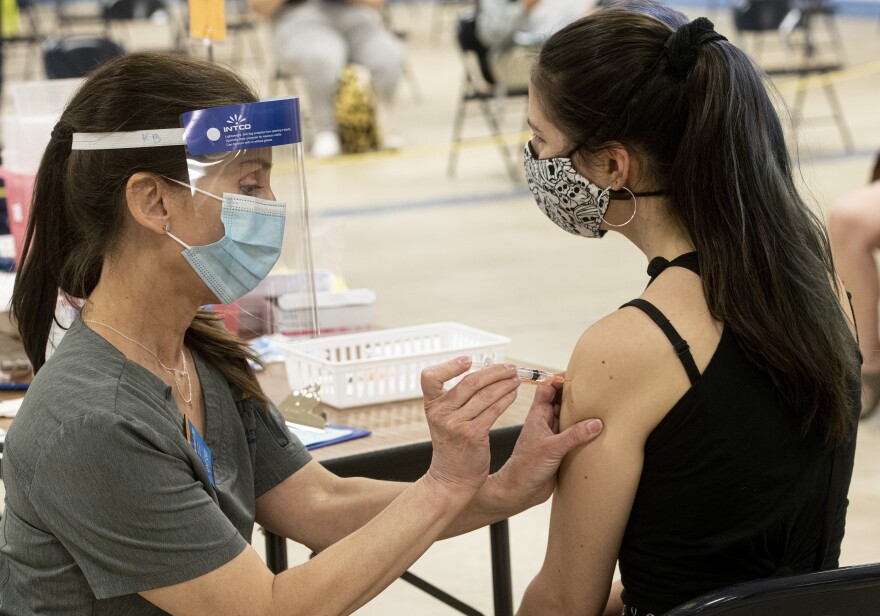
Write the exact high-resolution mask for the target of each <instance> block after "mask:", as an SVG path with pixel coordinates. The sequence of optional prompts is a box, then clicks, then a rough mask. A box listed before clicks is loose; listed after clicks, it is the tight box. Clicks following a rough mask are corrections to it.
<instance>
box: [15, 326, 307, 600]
mask: <svg viewBox="0 0 880 616" xmlns="http://www.w3.org/2000/svg"><path fill="white" fill-rule="evenodd" d="M193 356H194V358H195V367H196V369H197V370H198V375H199V379H200V381H201V384H202V393H203V396H204V400H205V408H206V429H205V431H206V434H203V435H202V436H203V437H204V439H205V441H206V442H207V444H208V446H209V447H210V449H211V451H212V453H213V467H214V478H215V482H216V489H215V488H214V487H212V486H211V483H210V480H209V479H208V475H207V472H206V470H205V467H204V465H203V464H202V462H201V460H200V459H199V457H198V456H197V455H196V453H195V451H193V449H192V448H191V447H190V445H189V443H188V442H187V441H186V436H185V434H184V429H183V418H182V416H181V414H180V412H179V411H178V409H177V406H176V404H175V403H174V400H173V398H172V395H171V388H169V387H168V386H167V385H165V383H164V382H163V381H162V380H160V379H159V378H157V377H156V376H155V375H153V374H152V373H151V372H149V371H148V370H146V369H145V368H143V367H142V366H140V365H138V364H137V363H135V362H133V361H130V360H128V359H126V357H125V356H124V355H123V354H122V353H120V352H119V351H118V350H117V349H116V348H115V347H114V346H113V345H111V344H110V343H109V342H107V341H106V340H104V338H102V337H101V336H99V335H98V334H96V333H95V332H94V331H92V330H91V329H89V328H88V327H87V326H86V325H85V324H84V323H83V322H82V321H81V320H80V319H77V320H76V322H75V323H74V324H73V326H72V327H71V328H70V330H69V331H68V332H67V334H66V335H65V337H64V339H63V340H62V342H61V344H60V345H59V347H58V350H57V351H56V352H55V354H54V355H53V356H52V358H51V359H50V360H49V361H48V362H47V363H46V365H45V366H44V367H43V368H42V369H41V370H40V371H39V373H38V374H37V377H36V378H35V379H34V383H33V385H32V386H31V388H30V389H29V390H28V393H27V395H26V396H25V399H24V402H23V404H22V406H21V410H20V411H19V412H18V415H17V416H16V418H15V422H14V423H13V425H12V427H11V429H10V430H9V434H8V436H7V438H6V450H5V454H4V459H3V480H4V482H5V484H6V512H5V514H4V516H3V520H2V523H0V614H10V615H15V616H18V615H25V614H28V615H30V614H37V613H49V614H126V615H141V614H162V613H164V612H162V611H161V610H159V609H158V608H156V607H155V606H153V605H152V604H150V603H149V602H148V601H146V600H145V599H143V598H141V597H140V596H139V595H137V594H135V593H137V592H139V591H143V590H149V589H153V588H161V587H164V586H169V585H172V584H177V583H180V582H184V581H187V580H191V579H193V578H196V577H198V576H200V575H203V574H205V573H208V572H209V571H212V570H214V569H216V568H218V567H220V566H221V565H223V564H225V563H227V562H229V561H230V560H232V559H233V558H234V557H235V556H237V555H238V554H240V553H241V551H242V550H243V549H244V548H245V545H246V543H247V542H249V541H250V540H251V533H252V532H253V526H254V511H255V502H254V501H255V499H256V498H257V497H258V496H260V495H261V494H263V493H265V492H267V491H268V490H270V489H272V488H273V487H274V486H276V485H278V484H279V483H280V482H281V481H282V480H284V479H285V478H287V477H288V476H290V475H292V474H293V473H295V472H296V471H297V470H299V469H300V468H302V467H303V466H304V465H305V464H306V463H307V462H308V461H309V460H310V459H311V457H310V455H309V453H308V451H306V449H305V448H304V447H303V446H302V444H301V443H300V442H299V441H298V440H297V439H296V438H295V437H293V436H291V434H290V433H289V432H288V431H287V428H286V426H285V424H284V420H283V418H281V416H280V414H279V413H278V411H277V409H275V408H274V407H273V408H272V409H271V411H272V413H271V418H267V417H265V416H264V415H263V414H261V412H260V411H259V410H258V409H256V408H253V407H252V405H251V403H250V402H248V401H244V402H241V401H238V402H237V401H236V399H235V397H234V396H233V394H232V392H231V391H230V387H229V384H228V382H227V381H226V379H224V378H223V375H222V374H221V373H220V372H219V371H218V370H217V369H215V368H214V367H212V366H211V365H209V364H208V363H206V362H205V361H203V360H202V359H201V358H199V357H198V355H196V354H193Z"/></svg>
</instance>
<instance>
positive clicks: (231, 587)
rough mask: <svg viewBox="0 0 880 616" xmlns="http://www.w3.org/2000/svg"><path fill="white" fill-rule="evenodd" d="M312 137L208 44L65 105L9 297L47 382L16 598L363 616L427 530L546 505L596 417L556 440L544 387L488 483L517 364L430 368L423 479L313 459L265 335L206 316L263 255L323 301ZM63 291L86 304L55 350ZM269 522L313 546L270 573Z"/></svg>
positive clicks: (114, 65) (141, 61) (7, 521)
mask: <svg viewBox="0 0 880 616" xmlns="http://www.w3.org/2000/svg"><path fill="white" fill-rule="evenodd" d="M301 151H302V150H301V143H300V137H299V121H298V113H297V108H296V103H295V101H292V100H288V101H271V102H264V103H260V102H257V97H256V95H255V94H254V93H253V92H252V90H251V89H250V88H249V87H248V86H247V85H246V84H245V83H243V81H242V80H241V79H240V78H239V77H238V76H236V75H235V74H234V73H232V72H230V71H229V70H227V69H224V68H221V67H219V66H216V65H213V64H209V63H206V62H202V61H199V60H195V59H192V58H187V57H182V56H177V55H171V54H158V53H133V54H130V55H127V56H124V57H121V58H118V59H115V60H112V61H110V62H108V63H106V64H105V65H103V66H102V67H100V68H99V69H97V70H96V71H94V72H93V73H92V74H91V75H90V76H89V77H88V79H87V80H86V81H85V83H84V84H83V85H82V87H81V88H80V90H79V91H78V92H77V93H76V94H75V95H74V96H73V98H72V99H71V100H70V102H69V103H68V105H67V107H66V109H65V111H64V113H63V114H62V117H61V120H60V121H59V123H58V125H57V126H56V127H55V130H54V131H53V134H52V139H51V142H50V144H49V146H48V147H47V149H46V152H45V154H44V157H43V160H42V163H41V166H40V170H39V172H38V175H37V179H36V185H35V193H34V201H33V205H32V208H31V212H30V220H29V226H28V232H27V238H26V242H25V247H24V252H23V255H22V259H21V263H22V265H21V268H20V271H19V274H18V278H17V281H16V287H15V291H14V296H13V314H14V317H15V320H16V323H17V325H18V328H19V331H20V333H21V337H22V341H23V343H24V346H25V350H26V352H27V354H28V356H29V358H30V360H31V362H32V363H33V366H34V370H35V372H36V376H35V379H34V382H33V385H32V386H31V388H30V390H29V391H28V394H27V396H26V397H25V400H24V402H23V404H22V407H21V410H20V411H19V413H18V415H17V417H16V419H15V423H14V425H13V426H12V428H11V429H10V431H9V434H8V436H7V439H6V449H5V452H4V456H5V457H4V460H3V479H4V482H5V485H6V510H5V515H4V517H3V519H2V522H0V524H2V528H0V537H3V538H4V541H3V542H0V582H2V583H0V613H3V614H14V615H19V614H22V615H23V614H33V613H36V612H47V613H55V614H57V613H65V614H127V615H132V614H134V615H138V614H160V613H166V612H169V613H173V614H220V613H222V614H244V613H247V614H310V615H311V614H317V613H321V614H348V613H351V612H353V611H354V610H356V609H357V608H358V607H359V606H361V605H363V604H364V603H366V602H367V601H369V600H370V599H371V598H372V597H374V596H375V595H376V594H378V593H379V592H381V590H382V589H383V588H385V587H386V586H387V585H389V584H390V583H391V582H392V581H393V580H394V579H396V578H397V577H398V576H399V575H400V574H401V573H402V572H403V571H405V570H406V569H407V568H408V567H409V566H410V565H411V564H412V563H413V562H414V561H415V560H416V559H417V558H418V557H419V556H420V555H421V554H422V553H423V552H424V551H425V550H426V549H427V548H428V547H429V546H430V545H431V543H432V542H433V541H435V540H437V539H439V538H441V537H447V536H451V535H455V534H459V533H462V532H466V531H468V530H471V529H474V528H477V527H480V526H483V525H486V524H489V523H492V522H494V521H497V520H500V519H503V518H506V517H508V516H510V515H512V514H514V513H517V512H519V511H522V510H523V509H525V508H527V507H530V506H532V505H534V504H536V503H539V502H541V501H543V500H545V499H546V498H548V497H549V495H550V493H551V492H552V490H553V486H554V485H555V476H556V469H557V467H558V465H559V462H560V460H561V459H562V457H563V456H564V455H565V454H566V453H567V452H568V451H570V450H571V449H573V448H575V447H577V446H579V445H582V444H584V443H587V442H588V441H590V440H592V439H593V438H594V437H595V435H596V433H598V431H599V430H600V429H601V424H598V422H583V423H581V424H577V425H575V426H573V427H571V428H569V429H568V430H566V431H564V432H562V433H558V434H557V433H556V432H557V428H556V426H557V423H558V419H557V413H558V410H559V407H558V400H557V398H556V389H555V388H554V387H551V386H541V387H539V388H538V393H537V394H536V396H535V400H534V403H533V405H532V409H531V412H530V414H529V417H528V419H527V421H526V424H525V426H524V428H523V433H522V435H521V437H520V439H519V442H518V444H517V447H516V449H515V451H514V453H513V455H512V456H511V458H510V460H509V461H508V462H507V463H506V464H505V466H504V467H503V468H502V469H501V470H500V471H498V472H497V473H495V474H492V475H490V474H489V439H488V431H489V429H490V428H491V426H492V424H493V422H494V421H495V419H496V418H497V417H498V416H499V415H500V414H501V413H502V412H503V411H504V410H505V409H506V408H507V407H508V406H509V405H510V403H511V402H512V401H513V399H514V397H515V396H516V390H517V386H518V384H519V379H518V377H517V376H516V372H515V369H514V368H513V367H511V366H504V365H496V366H492V367H490V368H487V369H485V370H481V371H479V372H477V373H474V374H469V375H467V376H466V377H465V378H464V379H463V380H462V381H461V382H460V383H459V384H458V385H456V386H455V387H452V388H451V389H449V390H445V389H444V388H443V383H444V382H445V381H447V380H449V379H452V378H454V377H456V376H459V375H461V374H463V373H465V372H466V371H467V370H468V369H469V368H470V364H469V362H468V361H466V360H453V361H449V362H446V363H444V364H441V365H437V366H434V367H431V368H429V369H427V370H426V371H425V372H424V373H423V374H422V388H423V391H424V394H425V413H426V421H427V422H428V425H429V427H430V432H431V435H432V439H433V444H434V452H433V458H432V462H431V466H430V469H429V470H428V472H427V473H426V474H425V475H424V476H423V477H422V478H421V479H419V480H418V481H416V482H415V483H414V484H404V483H390V482H380V481H373V480H366V479H358V478H351V479H342V478H339V477H336V476H334V475H333V474H331V473H330V472H329V471H327V470H325V469H324V468H323V467H322V466H320V465H319V464H318V463H316V462H315V461H313V460H311V458H310V456H309V453H308V451H306V449H305V448H304V447H303V446H302V444H301V443H300V442H299V441H298V440H297V439H296V438H295V437H294V436H292V435H291V434H290V433H289V432H288V431H287V428H286V427H285V424H284V421H283V419H282V417H281V416H280V414H279V413H278V411H277V409H276V408H275V407H274V405H273V404H272V403H271V402H270V401H269V400H268V399H267V398H266V396H265V394H264V393H263V391H262V389H261V387H260V384H259V382H258V381H257V379H256V377H255V375H254V372H253V370H252V369H251V367H250V365H249V363H248V361H249V360H253V359H254V357H253V356H252V354H251V352H250V351H249V349H248V347H247V346H246V345H245V344H244V343H243V342H241V341H239V340H238V339H236V338H235V337H233V336H232V335H230V334H229V333H227V332H226V331H225V330H224V329H223V328H222V327H221V326H220V324H219V320H218V317H217V316H216V315H215V314H213V313H211V312H209V311H206V310H204V309H203V308H202V306H204V305H206V304H217V303H223V304H229V303H232V302H234V301H235V300H237V299H238V298H240V297H241V296H243V295H244V294H245V293H247V292H249V291H251V290H252V289H254V288H255V287H256V286H257V285H259V284H270V285H271V284H273V283H272V282H263V281H264V279H266V276H267V275H268V274H269V272H270V271H271V272H275V273H284V274H286V276H284V277H278V278H279V279H285V280H287V282H286V283H285V284H291V282H290V281H291V280H293V281H295V283H294V284H298V285H299V286H300V288H299V289H298V290H299V291H301V292H304V293H307V294H309V293H312V294H313V290H312V289H311V288H310V287H311V284H312V276H311V274H310V272H311V263H310V258H309V254H310V250H309V244H308V241H309V240H308V216H307V207H306V198H305V196H306V191H305V185H304V183H303V181H302V177H303V175H302V172H301V171H302V159H301ZM272 278H275V277H272ZM272 278H270V279H269V280H270V281H271V280H272ZM296 281H298V282H296ZM59 296H60V297H61V298H63V299H65V300H66V301H69V302H71V303H73V304H74V305H76V306H78V307H80V310H79V313H78V316H77V318H76V319H75V320H74V323H73V324H72V326H71V327H70V328H69V330H68V331H67V333H66V335H65V336H64V338H63V340H62V341H61V343H60V344H59V346H58V348H57V349H55V350H54V353H53V354H52V356H51V357H50V358H49V360H48V361H47V360H46V356H47V353H46V345H47V340H48V337H49V331H50V328H51V326H52V323H53V319H54V314H55V310H56V304H57V302H58V300H59ZM308 304H311V305H308ZM304 306H305V307H304V308H303V309H302V322H303V329H307V328H308V327H311V328H312V330H314V329H315V328H314V323H315V311H314V302H304ZM255 523H259V524H260V525H262V526H263V527H264V528H266V529H268V530H271V531H272V532H274V533H276V534H279V535H282V536H285V537H288V538H291V539H293V540H295V541H298V542H301V543H303V544H305V545H307V546H309V547H310V548H312V549H313V550H314V551H315V552H318V555H317V556H316V557H315V558H314V559H312V560H311V561H309V562H308V563H306V564H303V565H300V566H297V567H294V568H292V569H290V570H288V571H285V572H283V573H281V574H279V575H277V576H276V575H273V574H272V573H271V572H270V571H269V569H268V568H267V567H266V565H265V564H264V563H263V562H262V560H261V559H260V558H259V556H258V555H257V553H256V552H255V551H254V549H253V548H252V547H251V546H250V545H249V543H250V541H251V538H252V532H253V528H254V524H255Z"/></svg>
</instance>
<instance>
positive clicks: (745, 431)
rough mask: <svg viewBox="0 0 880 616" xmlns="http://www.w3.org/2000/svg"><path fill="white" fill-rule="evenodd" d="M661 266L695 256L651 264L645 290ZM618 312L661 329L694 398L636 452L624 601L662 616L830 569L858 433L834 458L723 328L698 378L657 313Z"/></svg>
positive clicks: (647, 307)
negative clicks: (775, 579)
mask: <svg viewBox="0 0 880 616" xmlns="http://www.w3.org/2000/svg"><path fill="white" fill-rule="evenodd" d="M669 266H678V267H685V268H687V269H690V270H691V271H693V272H695V273H696V274H698V275H699V266H698V260H697V255H696V253H688V254H686V255H682V256H681V257H678V258H676V259H674V260H673V261H671V262H669V261H666V260H665V259H662V258H658V259H654V260H653V261H652V262H651V265H650V266H649V268H648V274H649V275H650V276H651V282H653V281H654V279H655V278H656V277H657V276H658V275H659V274H660V273H661V272H662V271H663V270H664V269H665V268H666V267H669ZM649 284H650V283H649ZM625 305H626V306H633V307H636V308H639V309H640V310H643V311H644V312H646V313H647V314H648V316H650V317H651V318H652V319H653V320H654V321H655V323H657V325H658V326H660V327H661V328H662V329H663V331H664V333H666V335H667V337H668V338H669V340H670V342H671V343H672V344H673V346H674V347H675V349H676V351H677V352H678V355H679V358H680V359H681V361H682V364H683V366H684V369H685V370H686V372H687V374H688V376H689V377H690V380H691V388H690V389H689V390H688V391H687V392H686V393H685V394H684V395H683V396H682V397H681V399H680V400H679V401H678V402H677V403H676V404H675V406H673V407H672V409H671V410H670V411H669V413H668V414H667V415H666V416H665V417H664V418H663V420H662V421H661V422H660V423H659V424H658V425H657V427H656V428H655V429H654V431H653V432H652V433H651V434H650V435H649V437H648V439H647V441H646V443H645V451H644V466H643V468H642V475H641V479H640V480H639V487H638V490H637V492H636V496H635V500H634V502H633V506H632V512H631V513H630V517H629V522H628V524H627V527H626V531H625V533H624V536H623V542H622V544H621V547H620V556H619V562H620V573H621V578H622V582H623V586H624V589H625V590H624V592H623V601H624V603H625V604H626V605H627V606H631V607H634V608H636V610H637V613H638V614H649V613H650V614H655V615H659V614H662V613H663V612H665V611H667V610H670V609H672V608H673V607H675V606H677V605H679V604H681V603H684V602H685V601H687V600H688V599H692V598H694V597H697V596H699V595H701V594H703V593H706V592H709V591H712V590H716V589H719V588H722V587H724V586H728V585H730V584H735V583H739V582H744V581H747V580H753V579H758V578H766V577H772V576H778V575H786V574H792V573H803V572H808V571H812V570H815V569H816V568H833V567H836V566H837V562H838V558H839V556H840V543H841V540H842V538H843V530H844V522H845V516H846V506H847V500H846V494H847V491H848V489H849V481H850V477H851V475H852V465H853V456H854V452H855V435H853V438H852V441H851V442H850V443H849V444H848V445H847V446H845V447H843V448H842V449H840V450H838V453H836V454H834V455H832V454H830V453H828V451H827V450H826V449H825V448H824V447H823V445H822V443H821V442H820V439H819V438H818V436H816V435H808V436H807V437H802V436H801V428H800V416H799V414H797V413H795V412H794V411H793V409H792V408H791V405H790V404H788V403H787V402H786V401H785V400H784V399H783V397H782V396H781V395H779V393H778V392H777V390H776V388H775V387H774V386H773V383H772V381H771V379H770V377H769V376H768V375H767V374H766V373H764V372H762V371H760V370H758V369H757V368H756V367H755V366H753V365H752V364H751V363H750V362H749V361H748V359H747V358H746V355H745V353H744V352H743V351H742V349H741V348H740V346H739V343H738V342H737V337H736V333H735V332H733V331H731V329H730V327H728V326H726V325H725V327H724V331H723V333H722V335H721V341H720V342H719V344H718V347H717V349H716V351H715V354H714V355H713V356H712V359H711V360H710V362H709V364H708V366H706V369H705V370H704V371H703V373H702V374H700V373H699V371H698V369H697V366H696V364H695V363H694V360H693V357H692V355H691V353H690V350H689V348H688V345H687V343H686V342H685V341H684V340H682V339H681V337H680V336H679V335H678V333H677V332H676V331H675V328H674V327H672V325H671V324H670V323H669V321H668V320H667V319H666V318H665V317H664V316H663V314H662V313H661V312H660V311H659V310H657V308H656V307H654V306H653V305H652V304H650V303H648V302H646V301H644V300H633V301H632V302H630V303H628V304H625ZM854 352H855V351H854ZM857 392H858V388H856V389H855V393H854V395H855V399H854V401H853V405H854V406H853V408H855V409H858V406H859V405H858V404H857V402H858V393H857ZM832 470H833V475H832ZM832 476H833V477H834V478H835V479H834V481H832V480H831V478H832ZM823 555H824V557H823Z"/></svg>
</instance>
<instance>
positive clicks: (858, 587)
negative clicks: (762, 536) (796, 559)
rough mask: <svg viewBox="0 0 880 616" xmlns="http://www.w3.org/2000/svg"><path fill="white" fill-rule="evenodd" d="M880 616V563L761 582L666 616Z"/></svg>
mask: <svg viewBox="0 0 880 616" xmlns="http://www.w3.org/2000/svg"><path fill="white" fill-rule="evenodd" d="M878 613H880V563H874V564H871V565H858V566H855V567H841V568H840V569H832V570H830V571H819V572H816V573H805V574H801V575H792V576H787V577H781V578H770V579H765V580H756V581H754V582H747V583H745V584H738V585H736V586H731V587H729V588H725V589H722V590H719V591H716V592H713V593H709V594H707V595H703V596H702V597H698V598H697V599H694V600H692V601H688V602H687V603H685V604H684V605H681V606H679V607H677V608H675V609H673V610H671V611H669V612H666V613H665V614H664V616H780V615H781V614H797V616H868V615H869V614H878Z"/></svg>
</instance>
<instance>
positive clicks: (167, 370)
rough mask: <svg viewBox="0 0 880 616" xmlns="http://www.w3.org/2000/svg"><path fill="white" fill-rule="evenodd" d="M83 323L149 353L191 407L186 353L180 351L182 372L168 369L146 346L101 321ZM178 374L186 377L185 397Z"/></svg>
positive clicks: (84, 320)
mask: <svg viewBox="0 0 880 616" xmlns="http://www.w3.org/2000/svg"><path fill="white" fill-rule="evenodd" d="M83 322H84V323H94V324H95V325H101V326H103V327H106V328H107V329H109V330H110V331H112V332H116V333H117V334H119V335H120V336H122V337H123V338H125V339H126V340H128V341H129V342H133V343H134V344H136V345H138V346H139V347H141V348H142V349H143V350H145V351H146V352H147V353H149V354H150V355H152V356H153V357H155V358H156V361H157V362H159V365H160V366H162V369H163V370H164V371H165V372H167V373H168V374H170V375H171V377H172V378H173V379H174V383H175V384H176V385H177V390H178V391H179V392H180V397H181V398H182V399H183V401H184V402H186V404H187V405H189V406H192V391H193V390H192V379H191V378H190V376H189V367H188V366H187V364H186V353H184V352H183V349H180V358H181V359H182V360H183V370H178V369H177V368H169V367H168V366H166V365H165V364H164V363H162V360H161V359H159V356H158V355H157V354H156V353H154V352H153V351H151V350H150V349H148V348H147V347H146V346H144V345H142V344H141V343H140V342H138V341H137V340H135V339H134V338H130V337H128V336H126V335H125V334H123V333H122V332H121V331H119V330H118V329H116V328H115V327H111V326H110V325H107V324H106V323H102V322H101V321H96V320H94V319H83ZM178 374H180V375H181V376H185V377H186V384H187V395H186V396H184V395H183V387H181V386H180V382H178V380H177V375H178Z"/></svg>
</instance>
